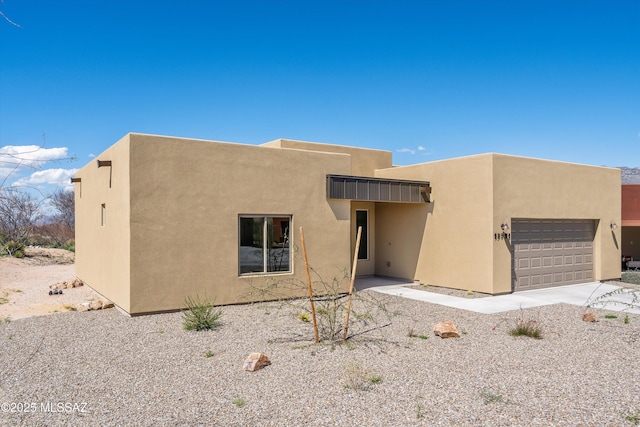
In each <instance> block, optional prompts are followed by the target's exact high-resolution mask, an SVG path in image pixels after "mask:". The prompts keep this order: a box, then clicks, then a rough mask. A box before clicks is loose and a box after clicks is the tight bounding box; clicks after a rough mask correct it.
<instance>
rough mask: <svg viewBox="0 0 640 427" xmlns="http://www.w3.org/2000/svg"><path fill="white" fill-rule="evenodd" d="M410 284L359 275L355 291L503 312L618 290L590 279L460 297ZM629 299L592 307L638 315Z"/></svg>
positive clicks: (583, 301)
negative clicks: (493, 293) (570, 283)
mask: <svg viewBox="0 0 640 427" xmlns="http://www.w3.org/2000/svg"><path fill="white" fill-rule="evenodd" d="M413 284H414V283H413V282H406V281H402V280H396V279H388V278H382V277H362V278H357V279H356V289H358V290H362V289H370V290H372V291H375V292H380V293H383V294H388V295H396V296H399V297H403V298H410V299H414V300H418V301H424V302H430V303H432V304H440V305H444V306H447V307H454V308H461V309H463V310H469V311H474V312H476V313H484V314H492V313H502V312H505V311H511V310H519V309H521V308H531V307H540V306H544V305H551V304H558V303H564V304H572V305H577V306H586V305H587V304H588V303H589V301H593V300H594V299H595V298H598V297H599V296H601V295H603V294H606V293H608V292H612V291H615V290H617V289H620V287H619V286H614V285H609V284H606V283H600V282H594V283H585V284H580V285H567V286H559V287H555V288H547V289H537V290H533V291H522V292H516V293H513V294H508V295H498V296H488V297H484V298H461V297H454V296H449V295H442V294H439V293H435V292H429V291H428V290H421V289H411V288H409V287H408V286H410V285H413ZM637 295H638V298H640V291H639V292H638V294H637ZM632 301H633V295H632V294H619V295H614V296H611V297H608V298H607V299H606V300H605V301H603V302H602V303H600V304H599V305H595V306H594V307H595V308H604V309H607V310H611V311H624V312H626V313H636V314H640V301H636V303H635V305H636V308H629V307H628V306H627V305H625V303H627V304H629V303H631V302H632Z"/></svg>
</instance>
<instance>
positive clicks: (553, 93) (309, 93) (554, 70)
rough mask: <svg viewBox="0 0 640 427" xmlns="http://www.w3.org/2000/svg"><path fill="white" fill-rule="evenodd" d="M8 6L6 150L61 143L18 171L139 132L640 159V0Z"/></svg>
mask: <svg viewBox="0 0 640 427" xmlns="http://www.w3.org/2000/svg"><path fill="white" fill-rule="evenodd" d="M0 11H2V12H3V13H4V14H5V15H6V16H7V17H8V18H10V19H11V20H12V21H14V22H16V23H17V24H19V25H20V28H18V27H16V26H14V25H12V24H10V23H9V22H7V21H6V20H3V19H2V20H0V161H2V160H3V159H4V160H5V161H6V160H7V159H6V153H9V152H21V151H20V150H22V151H25V150H28V148H25V147H28V146H33V145H39V144H41V143H42V141H43V134H44V140H45V141H46V148H48V149H55V150H56V151H40V152H38V154H32V155H30V156H32V157H34V158H31V157H30V158H31V160H32V161H31V162H27V163H28V164H29V165H30V166H38V167H39V170H38V171H36V170H34V169H33V168H19V169H16V170H15V172H14V173H12V175H11V177H10V179H9V180H7V184H10V183H14V182H15V181H19V183H22V184H25V185H31V186H36V187H38V188H41V189H48V188H51V186H52V185H59V184H62V183H66V182H68V177H69V176H71V175H72V174H73V172H74V171H75V170H76V169H77V168H80V167H82V166H83V165H85V164H86V163H88V162H89V161H92V156H94V155H97V154H99V153H100V152H102V151H103V150H105V149H106V148H107V147H109V146H110V145H112V144H113V143H114V142H116V141H117V140H118V139H120V138H121V137H122V136H124V135H125V134H126V133H128V132H141V133H153V134H163V135H173V136H184V137H193V138H201V139H213V140H219V141H230V142H240V143H247V144H259V143H262V142H266V141H270V140H273V139H276V138H291V139H302V140H306V141H317V142H326V143H333V144H341V145H356V146H362V147H370V148H378V149H385V150H389V151H392V152H393V155H394V163H396V164H399V165H402V164H411V163H419V162H426V161H433V160H440V159H445V158H450V157H457V156H464V155H471V154H478V153H486V152H500V153H506V154H515V155H522V156H530V157H539V158H548V159H553V160H561V161H569V162H577V163H587V164H595V165H606V166H629V167H636V166H640V155H639V154H638V153H639V152H640V150H639V148H640V2H639V1H616V0H611V1H605V0H599V1H592V0H583V1H561V0H556V1H545V0H535V1H526V0H511V1H477V0H474V1H465V0H446V1H445V0H440V1H438V0H433V1H428V0H425V1H418V0H395V1H331V0H326V1H264V0H263V1H243V0H238V1H195V0H181V1H165V0H154V1H133V0H128V1H122V0H111V1H92V0H76V1H65V0H60V1H50V0H40V1H35V0H4V2H2V3H0ZM3 153H4V154H5V157H2V155H3ZM70 156H73V157H75V158H76V160H73V161H57V162H56V161H52V160H55V159H56V158H66V157H70ZM5 166H6V164H5ZM7 171H8V170H7V169H6V168H4V169H3V168H2V164H0V173H4V175H6V174H7ZM36 172H37V173H38V175H33V174H34V173H36ZM0 181H1V177H0Z"/></svg>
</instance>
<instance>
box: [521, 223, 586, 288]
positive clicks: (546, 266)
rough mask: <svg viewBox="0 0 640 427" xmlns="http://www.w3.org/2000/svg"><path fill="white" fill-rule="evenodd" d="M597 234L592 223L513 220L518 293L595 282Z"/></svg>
mask: <svg viewBox="0 0 640 427" xmlns="http://www.w3.org/2000/svg"><path fill="white" fill-rule="evenodd" d="M594 235H595V222H594V221H591V220H518V219H514V220H512V243H513V258H514V259H513V266H514V281H513V283H514V290H516V291H518V290H526V289H537V288H544V287H550V286H560V285H569V284H574V283H583V282H586V281H591V280H593V238H594ZM534 239H535V241H534Z"/></svg>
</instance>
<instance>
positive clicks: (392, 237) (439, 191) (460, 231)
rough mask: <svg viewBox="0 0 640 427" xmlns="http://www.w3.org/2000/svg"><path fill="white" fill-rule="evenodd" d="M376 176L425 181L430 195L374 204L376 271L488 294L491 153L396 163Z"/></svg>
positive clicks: (490, 237) (490, 261)
mask: <svg viewBox="0 0 640 427" xmlns="http://www.w3.org/2000/svg"><path fill="white" fill-rule="evenodd" d="M377 176H380V177H386V178H397V179H415V180H423V181H429V182H430V183H431V188H432V193H431V203H430V204H428V205H427V204H420V205H394V204H388V205H385V204H382V203H381V204H380V206H378V209H377V212H378V242H379V246H378V263H377V266H376V273H378V274H382V275H388V276H393V277H401V278H406V279H413V280H418V281H420V282H421V283H425V284H431V285H437V286H447V287H454V288H459V289H472V290H475V291H480V292H491V290H492V271H491V265H492V263H493V259H492V258H493V253H492V245H493V240H492V236H491V235H490V230H491V224H492V205H491V201H492V185H491V157H489V156H474V157H464V158H459V159H453V160H443V161H438V162H430V163H424V164H420V165H413V166H403V167H396V168H392V169H386V170H381V171H378V173H377ZM407 214H409V215H410V216H407ZM425 219H426V222H424V220H425ZM383 230H384V231H383ZM418 247H419V248H420V250H419V256H418V257H417V259H416V254H415V251H416V248H418ZM388 261H390V263H391V266H390V267H388V266H387V265H386V263H387V262H388Z"/></svg>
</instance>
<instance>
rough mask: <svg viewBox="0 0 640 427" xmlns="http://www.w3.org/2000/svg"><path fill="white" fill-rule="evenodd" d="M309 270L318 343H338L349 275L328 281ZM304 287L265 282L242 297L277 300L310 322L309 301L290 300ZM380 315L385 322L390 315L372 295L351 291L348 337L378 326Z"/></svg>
mask: <svg viewBox="0 0 640 427" xmlns="http://www.w3.org/2000/svg"><path fill="white" fill-rule="evenodd" d="M310 271H311V275H312V278H313V280H312V287H313V293H314V295H313V301H314V305H315V313H316V323H317V326H318V337H319V340H320V341H336V340H341V339H342V338H343V331H344V322H345V317H346V313H347V308H348V300H349V299H348V294H347V293H346V292H345V291H344V289H348V284H349V281H350V277H351V276H350V272H349V271H348V270H347V269H346V268H345V269H343V270H340V271H339V273H338V274H337V275H335V276H334V277H332V278H331V280H325V279H324V278H323V277H322V276H321V275H320V274H319V273H318V272H317V271H316V270H315V269H313V268H310ZM307 287H308V285H307V283H306V281H302V280H297V279H284V280H269V281H267V283H266V285H265V286H252V287H251V292H250V293H249V295H247V296H246V298H247V299H249V300H252V301H255V300H263V301H264V300H278V301H280V302H281V304H282V305H284V306H289V307H290V308H291V309H292V311H294V313H295V316H296V317H297V318H298V319H300V320H302V321H303V322H305V320H304V319H308V320H311V319H312V316H311V308H310V304H309V298H308V297H307V298H304V297H301V298H295V299H294V298H291V295H304V294H306V293H307ZM380 315H381V316H385V317H386V318H387V319H389V318H391V317H392V316H393V313H390V312H389V311H388V309H387V306H386V304H385V303H384V302H383V301H382V300H381V299H378V298H376V296H374V295H373V294H370V293H363V292H359V291H356V290H354V292H353V294H352V303H351V309H350V317H349V330H348V332H349V336H354V335H358V334H360V333H362V332H364V331H365V330H367V329H369V328H373V329H375V328H377V327H379V326H380V325H379V324H378V319H377V317H378V316H380ZM305 323H309V324H310V325H311V324H312V322H305Z"/></svg>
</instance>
